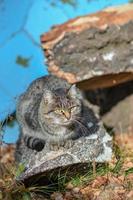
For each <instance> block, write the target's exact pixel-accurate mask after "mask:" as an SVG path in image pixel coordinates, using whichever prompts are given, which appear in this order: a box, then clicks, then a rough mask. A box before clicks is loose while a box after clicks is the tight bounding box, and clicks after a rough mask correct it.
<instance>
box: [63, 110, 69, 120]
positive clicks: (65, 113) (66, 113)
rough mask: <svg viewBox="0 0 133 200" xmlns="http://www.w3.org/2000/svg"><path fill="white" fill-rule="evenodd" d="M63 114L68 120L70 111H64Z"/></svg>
mask: <svg viewBox="0 0 133 200" xmlns="http://www.w3.org/2000/svg"><path fill="white" fill-rule="evenodd" d="M64 115H65V117H66V119H67V120H69V119H70V117H71V113H70V112H69V111H65V112H64Z"/></svg>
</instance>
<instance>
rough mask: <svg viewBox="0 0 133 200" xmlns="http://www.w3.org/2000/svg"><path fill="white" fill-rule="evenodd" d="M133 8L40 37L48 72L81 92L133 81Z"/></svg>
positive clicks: (105, 13) (120, 8)
mask: <svg viewBox="0 0 133 200" xmlns="http://www.w3.org/2000/svg"><path fill="white" fill-rule="evenodd" d="M132 33H133V4H127V5H124V6H118V7H114V8H113V7H112V8H109V9H106V10H104V11H100V12H98V13H96V14H90V15H87V16H83V17H77V18H75V19H72V20H69V21H68V22H66V23H64V24H62V25H59V26H55V27H54V28H53V29H52V30H51V31H49V32H48V33H45V34H44V35H42V36H41V42H42V48H43V50H44V53H45V56H46V59H47V65H48V70H49V72H51V73H52V74H55V75H57V76H58V77H61V78H64V79H66V80H67V81H68V82H70V83H78V86H79V87H80V88H81V89H84V90H88V89H95V88H103V87H109V86H113V85H116V84H119V83H122V82H125V81H128V80H133V34H132Z"/></svg>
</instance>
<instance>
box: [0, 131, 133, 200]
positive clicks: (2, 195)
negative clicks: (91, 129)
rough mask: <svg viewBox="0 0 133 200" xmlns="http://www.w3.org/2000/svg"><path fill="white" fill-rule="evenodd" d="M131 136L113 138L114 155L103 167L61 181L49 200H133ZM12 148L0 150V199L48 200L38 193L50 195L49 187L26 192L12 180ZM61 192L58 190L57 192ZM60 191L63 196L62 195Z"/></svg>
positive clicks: (14, 168)
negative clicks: (68, 180)
mask: <svg viewBox="0 0 133 200" xmlns="http://www.w3.org/2000/svg"><path fill="white" fill-rule="evenodd" d="M132 146H133V135H132V134H123V135H120V134H118V135H116V137H115V149H114V151H115V155H114V156H113V158H112V160H111V161H110V162H109V163H107V164H106V165H103V166H98V167H96V169H95V170H94V169H93V170H90V171H89V172H88V173H87V174H85V175H84V176H83V175H82V176H80V175H77V176H76V177H72V179H71V180H70V182H69V183H68V182H65V178H62V177H61V179H60V180H61V181H60V182H59V183H58V185H59V188H58V191H56V192H54V189H53V194H52V195H50V197H49V198H48V199H50V198H51V199H53V200H54V199H55V200H58V199H60V200H63V199H64V200H71V199H86V200H132V199H133V149H132ZM13 152H14V147H12V146H8V147H5V148H3V149H1V153H2V154H1V155H3V156H2V157H1V163H0V199H2V200H18V199H19V200H21V199H22V200H30V199H47V198H44V196H38V195H37V194H36V192H37V191H41V192H43V193H45V194H47V193H49V194H50V193H51V191H49V190H48V187H35V186H31V187H28V188H26V187H25V186H24V185H23V184H22V183H18V182H16V180H15V176H16V173H18V169H16V167H15V166H14V157H13ZM60 188H61V189H60ZM62 188H63V192H62Z"/></svg>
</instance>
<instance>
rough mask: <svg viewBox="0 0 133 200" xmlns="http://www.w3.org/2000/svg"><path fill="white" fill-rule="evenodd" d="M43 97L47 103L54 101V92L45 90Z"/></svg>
mask: <svg viewBox="0 0 133 200" xmlns="http://www.w3.org/2000/svg"><path fill="white" fill-rule="evenodd" d="M43 99H44V102H45V104H48V103H52V102H53V99H54V95H53V92H52V91H50V90H47V89H46V90H44V94H43Z"/></svg>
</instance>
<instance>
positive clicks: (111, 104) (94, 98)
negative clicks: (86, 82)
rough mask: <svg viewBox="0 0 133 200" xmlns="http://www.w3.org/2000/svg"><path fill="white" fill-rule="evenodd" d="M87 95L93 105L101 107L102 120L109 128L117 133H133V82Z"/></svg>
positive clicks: (91, 91) (88, 92) (89, 91)
mask: <svg viewBox="0 0 133 200" xmlns="http://www.w3.org/2000/svg"><path fill="white" fill-rule="evenodd" d="M85 93H86V97H87V99H88V100H89V101H90V102H91V103H92V104H94V105H97V106H99V113H100V116H101V120H102V121H103V123H104V124H105V125H106V126H107V127H109V128H112V129H113V131H115V132H116V133H132V132H133V106H132V104H133V81H128V82H125V83H122V84H119V85H116V86H113V87H109V88H103V89H102V88H101V89H96V90H88V91H86V92H85Z"/></svg>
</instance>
